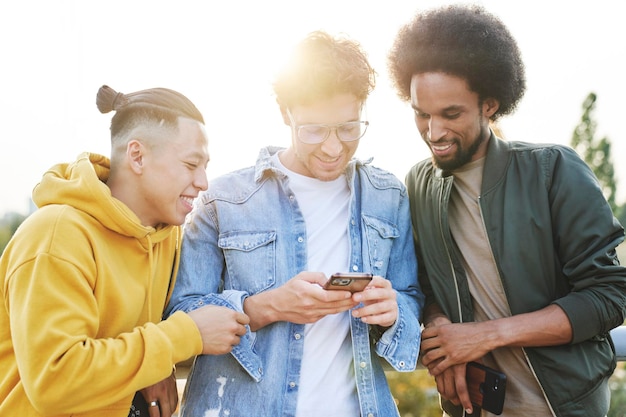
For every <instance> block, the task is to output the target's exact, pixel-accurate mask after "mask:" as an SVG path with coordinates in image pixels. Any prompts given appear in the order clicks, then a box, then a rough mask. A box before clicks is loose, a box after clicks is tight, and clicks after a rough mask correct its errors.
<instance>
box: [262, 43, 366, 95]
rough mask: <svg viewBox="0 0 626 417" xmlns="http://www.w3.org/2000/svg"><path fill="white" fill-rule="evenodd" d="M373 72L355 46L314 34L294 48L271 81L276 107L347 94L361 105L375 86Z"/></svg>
mask: <svg viewBox="0 0 626 417" xmlns="http://www.w3.org/2000/svg"><path fill="white" fill-rule="evenodd" d="M375 79H376V72H375V71H374V69H373V68H372V67H371V65H370V63H369V61H368V59H367V55H366V54H365V52H364V51H363V50H362V49H361V46H360V44H359V43H357V42H356V41H354V40H351V39H348V38H346V37H333V36H331V35H329V34H328V33H326V32H323V31H315V32H312V33H310V34H309V35H308V36H307V37H305V38H304V39H303V40H302V41H301V42H300V43H299V44H297V45H296V47H295V49H294V51H293V54H292V55H291V56H290V57H289V59H288V60H287V62H286V65H284V67H282V68H281V70H279V72H278V73H277V76H276V77H275V79H274V82H273V89H274V94H275V95H276V101H277V102H278V103H279V105H281V106H284V107H291V106H294V105H298V104H305V105H306V104H310V103H312V102H314V101H317V100H319V99H325V98H329V97H332V96H334V95H336V94H341V93H350V94H353V95H354V96H356V98H357V99H358V100H359V101H361V102H364V101H365V100H366V99H367V97H368V95H369V94H370V93H371V92H372V90H373V89H374V86H375V84H376V81H375Z"/></svg>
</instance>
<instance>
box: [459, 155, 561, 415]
mask: <svg viewBox="0 0 626 417" xmlns="http://www.w3.org/2000/svg"><path fill="white" fill-rule="evenodd" d="M484 165H485V159H484V158H482V159H479V160H477V161H473V162H471V163H469V164H467V165H465V166H464V167H462V168H461V169H459V170H456V171H454V172H453V175H454V187H453V189H452V194H451V198H450V207H449V213H450V215H449V220H450V229H451V231H452V236H453V237H454V240H455V242H456V244H457V245H458V247H459V250H460V251H461V254H462V255H463V256H462V260H463V265H464V267H465V271H466V273H467V277H468V281H469V289H470V293H471V295H472V298H473V303H474V320H476V321H486V320H492V319H497V318H502V317H509V316H511V311H510V308H509V304H508V302H507V299H506V295H505V293H504V288H503V287H502V281H501V280H500V276H499V274H498V269H497V267H496V262H495V260H494V257H493V252H492V251H491V247H490V245H489V240H488V238H487V232H486V230H485V226H484V222H483V220H482V213H481V210H480V206H479V196H480V186H481V183H482V177H483V167H484ZM512 296H514V295H512ZM483 361H484V364H485V365H487V366H490V367H492V368H495V369H499V370H501V371H502V372H504V373H505V374H506V376H507V387H506V397H505V401H504V410H503V412H502V416H507V417H509V416H511V417H513V416H520V417H521V416H524V417H528V416H550V415H552V412H551V411H550V408H549V405H548V403H547V401H546V399H545V397H544V395H543V392H542V390H541V387H540V385H539V383H538V382H537V380H536V378H535V376H534V374H533V372H532V370H531V368H530V366H529V363H528V361H527V360H526V355H525V353H524V351H523V350H522V349H521V348H500V349H497V350H495V351H492V352H491V353H490V354H488V355H486V356H485V357H484V358H483ZM481 416H482V417H486V416H489V417H491V416H494V414H491V413H488V412H486V411H483V412H482V414H481Z"/></svg>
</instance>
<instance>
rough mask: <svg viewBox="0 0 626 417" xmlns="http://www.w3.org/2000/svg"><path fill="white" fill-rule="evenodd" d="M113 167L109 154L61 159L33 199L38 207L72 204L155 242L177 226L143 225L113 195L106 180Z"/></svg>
mask: <svg viewBox="0 0 626 417" xmlns="http://www.w3.org/2000/svg"><path fill="white" fill-rule="evenodd" d="M110 169H111V161H110V160H109V158H107V157H105V156H102V155H98V154H93V153H88V152H85V153H82V154H80V155H79V156H78V158H77V159H76V161H74V162H72V163H60V164H57V165H54V166H53V167H52V168H50V169H49V170H48V171H46V173H45V174H44V175H43V178H42V180H41V182H40V183H39V184H37V185H36V186H35V188H34V190H33V202H34V203H35V204H36V205H37V207H39V208H41V207H44V206H48V205H53V204H62V205H69V206H72V207H73V208H75V209H76V210H79V211H82V212H84V213H85V214H88V215H89V216H91V217H93V218H95V219H96V220H97V221H98V222H99V223H101V224H102V225H103V226H104V227H106V228H108V229H111V230H112V231H114V232H116V233H119V234H121V235H124V236H129V237H134V238H138V239H144V238H146V237H149V239H150V241H151V242H152V243H158V242H160V241H161V240H163V239H165V238H167V237H168V236H169V235H170V233H171V228H172V227H174V226H169V225H167V226H159V227H157V228H156V229H155V228H154V227H151V226H144V225H142V224H141V222H140V220H139V218H138V217H137V215H136V214H135V213H134V212H133V211H132V210H130V209H129V208H128V207H127V206H126V204H124V203H123V202H121V201H120V200H118V199H116V198H115V197H113V196H112V195H111V190H110V189H109V187H108V186H107V184H106V181H107V180H108V178H109V172H110Z"/></svg>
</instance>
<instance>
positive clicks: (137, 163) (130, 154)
mask: <svg viewBox="0 0 626 417" xmlns="http://www.w3.org/2000/svg"><path fill="white" fill-rule="evenodd" d="M126 156H127V158H128V162H129V165H130V169H131V170H132V171H133V172H135V173H137V174H141V173H142V172H143V156H144V147H143V144H142V143H141V142H140V141H139V140H137V139H132V140H131V141H130V142H128V145H126Z"/></svg>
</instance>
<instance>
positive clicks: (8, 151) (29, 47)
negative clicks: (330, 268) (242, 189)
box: [0, 0, 626, 216]
mask: <svg viewBox="0 0 626 417" xmlns="http://www.w3.org/2000/svg"><path fill="white" fill-rule="evenodd" d="M461 2H462V1H461ZM475 3H477V4H481V5H483V6H484V7H485V8H486V9H487V10H489V11H490V12H492V13H494V14H495V15H497V16H498V17H500V19H501V20H502V21H503V22H504V23H505V24H506V25H507V26H508V27H509V29H510V31H511V33H512V34H513V36H514V37H515V38H516V39H517V41H518V45H519V47H520V50H521V53H522V57H523V59H524V62H525V65H526V77H527V90H526V94H525V96H524V97H523V98H522V100H521V101H520V104H519V106H518V109H517V111H516V112H515V113H513V114H512V115H509V116H506V117H504V118H502V119H501V120H500V122H499V127H500V128H501V130H502V131H503V134H504V136H505V137H506V138H507V139H508V140H522V141H527V142H550V143H560V144H565V145H567V144H569V143H570V139H571V136H572V132H573V130H574V128H575V127H576V125H577V124H578V122H579V121H580V117H581V115H582V103H583V101H584V99H585V98H586V97H587V95H588V94H589V93H590V92H595V93H596V94H597V96H598V99H597V105H596V110H595V115H594V116H595V120H596V121H597V122H598V126H597V134H598V137H602V136H606V137H608V138H609V140H610V141H611V142H612V145H613V162H614V164H615V167H616V178H617V181H618V195H617V197H618V198H617V201H618V203H623V202H624V201H625V200H626V158H625V156H626V124H625V123H622V122H621V117H623V114H622V102H623V99H624V96H625V93H626V87H625V84H624V75H623V74H626V68H624V67H625V64H624V58H625V57H626V42H624V39H626V26H625V25H624V24H623V10H620V8H623V6H617V4H619V2H614V1H612V0H595V1H580V0H571V1H568V2H551V1H545V0H543V1H532V0H530V1H523V2H522V1H515V2H514V1H503V0H483V1H476V2H475ZM444 4H449V2H444V1H440V0H424V1H406V0H405V1H399V0H387V1H385V2H374V1H369V0H332V1H331V0H317V1H308V2H302V1H296V0H263V1H258V0H242V1H220V2H217V1H206V0H202V1H200V0H177V1H171V0H170V1H166V0H107V1H106V2H95V1H93V2H92V1H84V0H24V1H17V0H12V1H3V2H2V5H0V53H1V56H0V60H1V62H2V70H1V72H0V91H1V92H2V94H0V123H1V125H0V131H1V132H2V133H1V134H0V178H1V180H0V195H1V199H0V216H2V215H3V213H6V212H9V211H15V212H18V213H23V214H26V213H28V211H29V210H30V193H31V191H32V188H33V187H34V186H35V184H36V183H37V182H38V181H39V180H40V178H41V176H42V174H43V173H44V172H45V171H46V170H47V169H48V168H49V167H51V166H52V165H54V164H56V163H58V162H69V161H73V160H74V159H75V158H76V156H77V155H78V154H80V153H81V152H84V151H89V152H95V153H100V154H104V155H109V153H110V141H109V124H110V118H111V115H112V114H111V113H110V114H106V115H103V114H100V113H99V112H98V110H97V108H96V105H95V98H96V93H97V91H98V88H99V87H100V86H101V85H102V84H107V85H110V86H111V87H112V88H114V89H115V90H117V91H121V92H126V93H129V92H133V91H137V90H141V89H145V88H152V87H167V88H172V89H175V90H178V91H180V92H181V93H183V94H185V95H186V96H187V97H189V98H190V99H191V100H192V101H193V102H194V103H195V104H196V106H197V107H198V108H199V109H200V111H201V112H202V113H203V114H204V117H205V120H206V126H207V132H208V135H209V152H210V154H211V162H210V163H209V166H208V169H207V175H208V177H209V180H210V179H211V178H214V177H215V176H217V175H220V174H223V173H225V172H228V171H231V170H234V169H237V168H240V167H243V166H248V165H252V164H253V163H254V162H255V160H256V156H257V153H258V150H259V149H260V148H261V147H263V146H266V145H270V144H271V145H282V146H288V145H289V142H290V131H289V128H288V127H286V126H285V125H284V124H283V123H282V119H281V118H280V113H279V111H278V107H277V105H276V103H275V101H274V97H273V96H272V91H271V79H272V75H273V72H274V70H275V69H276V68H277V67H278V65H279V63H280V62H281V60H282V59H283V58H284V57H285V56H286V54H287V53H288V52H289V50H290V48H291V47H292V46H293V45H294V44H295V43H297V42H298V41H299V40H300V39H302V38H303V37H304V36H305V35H306V34H307V33H309V32H311V31H314V30H318V29H321V30H326V31H328V32H330V33H332V34H340V33H342V34H345V35H347V36H349V37H351V38H353V39H356V40H357V41H359V42H360V43H361V44H362V46H363V48H364V49H365V51H366V52H367V54H368V56H369V58H370V62H371V64H372V65H373V67H374V68H375V69H376V71H377V73H378V77H377V86H376V89H375V90H374V92H373V93H372V94H371V96H370V99H369V101H368V108H367V113H368V118H369V121H370V127H369V129H368V132H367V134H366V135H365V137H364V138H363V139H361V144H360V145H359V150H358V151H357V154H356V156H357V157H359V158H369V157H374V160H373V164H374V165H377V166H379V167H381V168H385V169H387V170H389V171H391V172H393V173H394V174H396V175H397V176H398V177H399V178H401V179H404V176H405V174H406V172H407V171H408V170H409V168H410V167H411V166H412V165H413V164H415V163H416V162H417V161H419V160H422V159H424V158H427V157H429V155H430V154H429V151H428V149H427V148H426V146H425V145H424V143H423V142H422V140H421V139H420V137H419V136H418V134H417V130H416V128H415V125H414V123H413V116H412V110H411V108H410V106H409V104H408V103H405V102H401V101H400V100H399V99H398V98H397V96H396V93H395V91H394V90H393V87H392V85H391V82H390V81H389V78H388V74H387V61H386V57H387V52H388V50H389V48H390V46H391V44H392V42H393V39H394V37H395V35H396V33H397V31H398V29H399V28H400V26H401V25H403V24H405V23H406V22H408V21H409V20H410V18H411V17H412V16H413V15H414V14H415V12H416V11H418V10H421V9H429V8H432V7H437V6H441V5H444Z"/></svg>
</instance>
